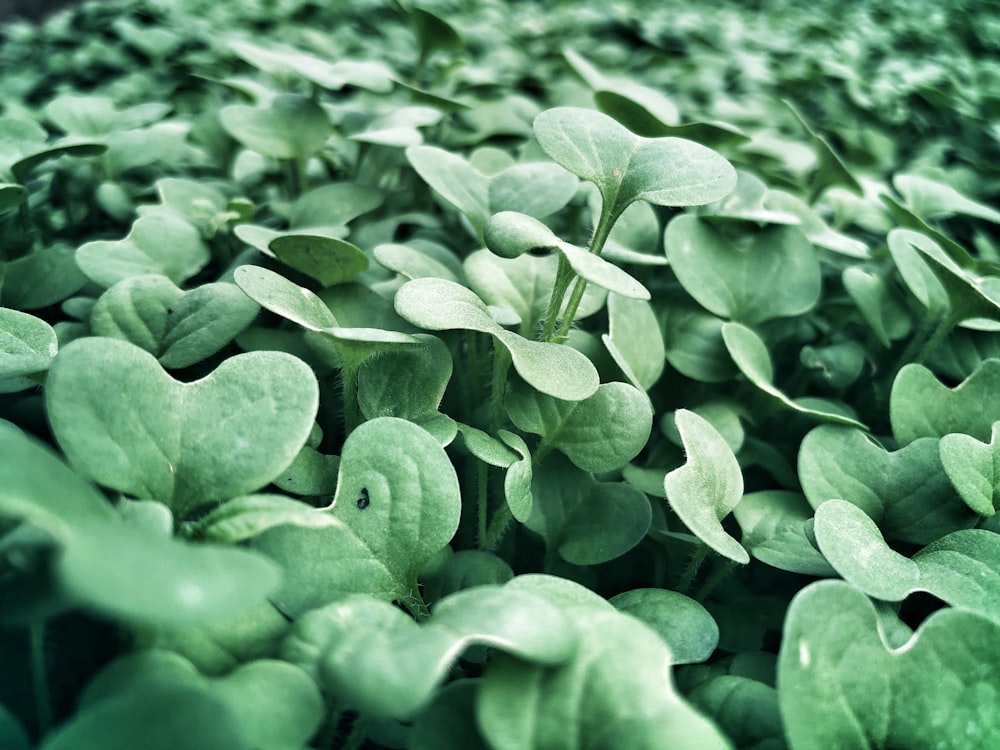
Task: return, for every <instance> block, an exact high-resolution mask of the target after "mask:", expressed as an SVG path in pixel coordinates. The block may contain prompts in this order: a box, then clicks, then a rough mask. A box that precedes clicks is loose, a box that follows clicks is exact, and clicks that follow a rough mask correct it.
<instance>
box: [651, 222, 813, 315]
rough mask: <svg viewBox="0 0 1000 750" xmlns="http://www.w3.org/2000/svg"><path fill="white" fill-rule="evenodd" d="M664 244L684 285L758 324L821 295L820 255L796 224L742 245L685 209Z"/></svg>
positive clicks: (718, 308) (710, 305)
mask: <svg viewBox="0 0 1000 750" xmlns="http://www.w3.org/2000/svg"><path fill="white" fill-rule="evenodd" d="M664 245H665V247H666V251H667V258H668V259H669V260H670V266H671V267H672V268H673V269H674V272H675V273H676V274H677V279H678V280H679V281H680V282H681V285H683V287H684V289H685V290H686V291H687V292H688V294H690V295H691V296H692V297H694V298H695V300H697V301H698V303H699V304H701V305H702V306H703V307H705V309H707V310H709V311H710V312H713V313H715V314H716V315H719V316H721V317H726V318H730V319H732V320H736V321H739V322H741V323H745V324H747V325H754V324H757V323H762V322H764V321H765V320H771V319H773V318H782V317H791V316H794V315H802V314H804V313H806V312H808V311H809V310H811V309H812V308H813V307H814V306H815V305H816V303H817V302H818V301H819V297H820V286H821V279H820V266H819V259H818V258H817V256H816V252H815V250H813V248H812V245H811V244H810V243H809V241H808V240H807V239H806V237H805V235H804V234H802V231H801V230H800V229H798V228H796V227H781V226H772V227H767V228H764V229H762V230H760V231H757V232H755V233H754V234H753V235H752V238H751V240H750V241H749V243H747V244H745V245H744V244H740V245H737V244H734V243H733V242H731V241H730V240H728V239H727V238H726V237H725V236H724V235H723V234H722V233H720V232H719V231H718V230H716V229H714V228H713V227H712V225H711V224H709V223H708V222H707V221H705V220H704V219H700V218H698V217H696V216H691V215H681V216H678V217H676V218H675V219H674V220H673V221H671V222H670V224H669V225H668V226H667V229H666V233H665V235H664Z"/></svg>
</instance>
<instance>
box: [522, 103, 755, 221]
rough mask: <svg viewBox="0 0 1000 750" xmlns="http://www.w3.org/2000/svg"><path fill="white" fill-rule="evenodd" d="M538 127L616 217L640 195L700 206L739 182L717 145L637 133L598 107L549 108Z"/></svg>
mask: <svg viewBox="0 0 1000 750" xmlns="http://www.w3.org/2000/svg"><path fill="white" fill-rule="evenodd" d="M534 130H535V137H536V138H538V142H539V143H540V144H541V146H542V148H543V149H544V150H545V152H546V153H547V154H548V155H549V156H551V157H552V159H553V160H554V161H555V162H556V163H557V164H560V165H561V166H563V167H565V168H566V169H568V170H569V171H570V172H572V173H573V174H575V175H576V176H578V177H580V178H582V179H584V180H588V181H590V182H593V183H594V184H595V185H596V186H597V189H598V190H600V191H601V196H602V197H603V198H604V210H605V211H606V212H607V213H608V215H609V216H612V217H617V216H619V215H620V214H621V213H622V211H624V210H625V209H626V208H627V207H628V205H629V204H630V203H632V202H634V201H637V200H643V201H646V202H648V203H653V204H656V205H661V206H697V205H701V204H704V203H711V202H713V201H717V200H721V199H722V198H724V197H725V196H726V195H728V194H729V193H730V192H731V191H732V190H733V188H735V187H736V170H735V169H733V167H732V165H731V164H730V163H729V162H728V161H726V160H725V159H724V158H722V157H721V156H720V155H719V154H718V153H716V152H715V151H713V150H711V149H709V148H706V147H705V146H701V145H699V144H697V143H694V142H693V141H688V140H685V139H683V138H673V137H665V138H644V137H642V136H638V135H635V134H634V133H631V132H630V131H628V130H627V129H626V128H625V127H624V126H622V125H620V124H619V123H618V122H616V121H615V120H613V119H612V118H610V117H608V116H607V115H604V114H601V113H600V112H596V111H594V110H589V109H580V108H577V107H556V108H554V109H548V110H546V111H544V112H542V113H541V114H540V115H538V117H536V118H535V122H534Z"/></svg>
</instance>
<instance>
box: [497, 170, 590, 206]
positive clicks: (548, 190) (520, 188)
mask: <svg viewBox="0 0 1000 750" xmlns="http://www.w3.org/2000/svg"><path fill="white" fill-rule="evenodd" d="M578 186H579V181H578V180H577V179H576V177H575V176H573V175H572V174H570V173H569V172H567V171H566V170H565V169H563V168H562V167H560V166H558V165H556V164H552V163H551V162H528V163H524V164H514V165H512V166H510V167H508V168H507V169H505V170H503V171H502V172H500V173H499V174H496V175H494V176H493V177H491V178H490V182H489V188H488V191H487V192H488V201H489V207H490V212H491V213H498V212H503V211H517V212H519V213H523V214H527V215H528V216H534V217H537V218H543V217H545V216H548V215H550V214H554V213H555V212H556V211H558V210H559V209H561V208H563V207H564V206H566V205H567V204H568V203H569V202H570V201H571V200H572V199H573V198H574V197H575V196H576V191H577V187H578Z"/></svg>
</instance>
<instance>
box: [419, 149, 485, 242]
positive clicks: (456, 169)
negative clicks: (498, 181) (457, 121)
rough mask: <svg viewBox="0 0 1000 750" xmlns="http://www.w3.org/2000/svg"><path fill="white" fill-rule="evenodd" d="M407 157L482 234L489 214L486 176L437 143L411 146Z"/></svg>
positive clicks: (429, 183)
mask: <svg viewBox="0 0 1000 750" xmlns="http://www.w3.org/2000/svg"><path fill="white" fill-rule="evenodd" d="M406 158H407V159H408V160H409V162H410V164H411V165H412V166H413V168H414V169H415V170H416V171H417V174H418V175H420V177H421V178H422V179H423V180H424V182H426V183H427V184H428V185H430V186H431V188H433V189H434V191H435V192H436V193H437V194H438V195H440V196H441V197H442V198H444V199H445V200H446V201H447V202H448V203H450V204H451V205H452V206H454V207H455V208H457V209H458V210H459V211H461V212H462V213H463V214H465V215H466V216H467V217H468V219H469V221H470V222H471V223H472V226H473V227H474V228H475V229H476V232H477V233H478V234H482V231H483V227H484V226H485V224H486V220H487V219H488V218H489V216H490V209H489V205H490V199H489V180H488V179H487V177H486V176H485V175H483V174H482V173H481V172H479V171H478V170H476V169H475V167H473V166H472V165H471V164H469V162H468V161H466V160H465V159H463V158H462V157H461V156H458V155H456V154H452V153H450V152H448V151H445V150H444V149H441V148H437V147H436V146H410V147H409V148H408V149H406Z"/></svg>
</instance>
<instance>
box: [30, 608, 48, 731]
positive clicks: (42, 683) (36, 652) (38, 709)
mask: <svg viewBox="0 0 1000 750" xmlns="http://www.w3.org/2000/svg"><path fill="white" fill-rule="evenodd" d="M28 637H29V638H30V641H31V643H30V648H31V687H32V690H33V692H34V694H35V713H36V715H37V717H38V731H39V734H40V735H45V734H46V733H47V732H48V731H49V729H51V728H52V697H51V694H50V692H49V675H48V670H47V669H46V667H45V623H44V622H41V623H34V624H32V625H31V627H30V628H29V629H28Z"/></svg>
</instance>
